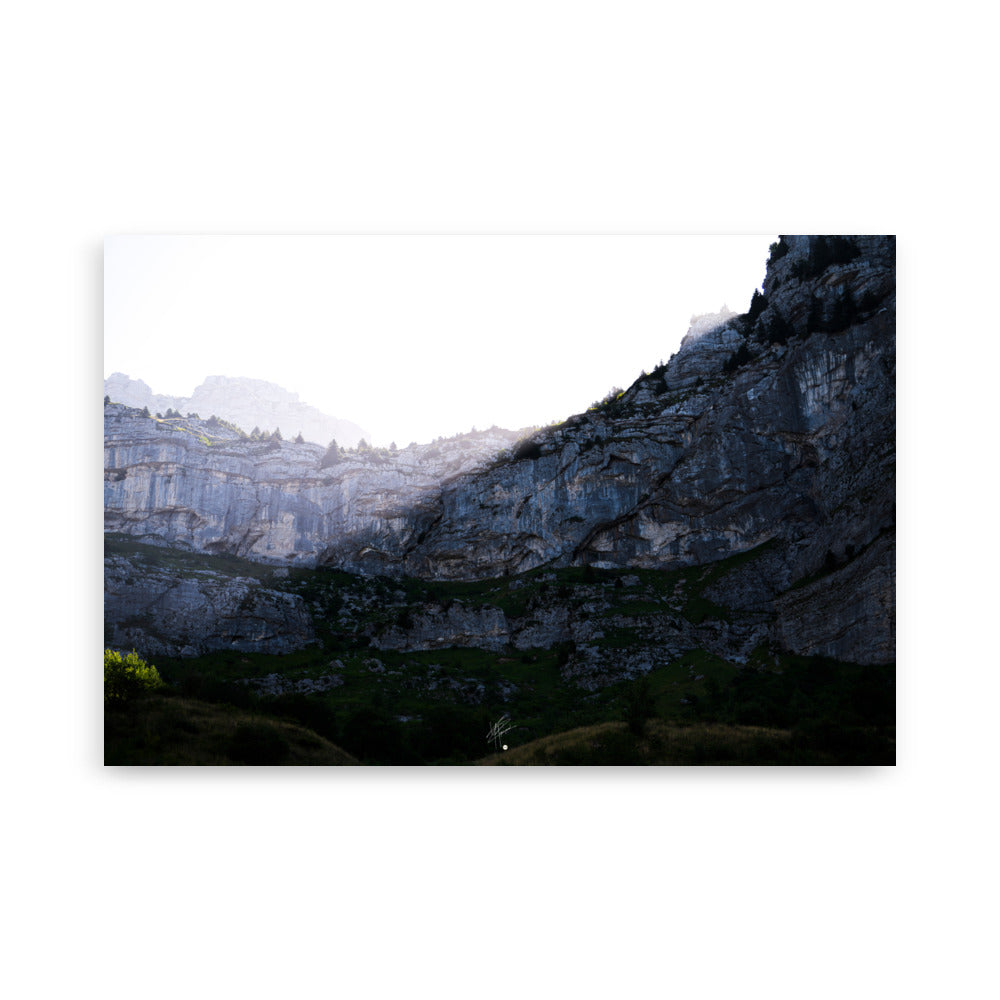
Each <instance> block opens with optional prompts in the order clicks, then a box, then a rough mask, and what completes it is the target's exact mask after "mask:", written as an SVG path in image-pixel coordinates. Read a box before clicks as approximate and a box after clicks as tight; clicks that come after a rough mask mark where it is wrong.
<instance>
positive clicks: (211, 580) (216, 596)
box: [104, 555, 316, 656]
mask: <svg viewBox="0 0 1000 1000" xmlns="http://www.w3.org/2000/svg"><path fill="white" fill-rule="evenodd" d="M104 629H105V634H104V640H105V644H106V645H107V646H109V647H112V648H117V649H126V650H128V649H133V648H135V649H141V650H142V651H143V652H144V653H145V654H147V655H159V656H197V655H200V654H202V653H207V652H210V651H212V650H221V649H235V650H240V651H241V652H255V653H288V652H291V651H293V650H295V649H300V648H302V647H303V646H306V645H308V644H309V643H311V642H313V641H314V640H315V638H316V636H315V631H314V629H313V623H312V617H311V615H310V614H309V612H308V610H307V609H306V607H305V604H304V603H303V601H302V599H301V598H300V597H297V596H296V595H294V594H287V593H282V592H280V591H277V590H274V589H272V588H269V587H267V586H263V585H262V584H261V583H260V582H259V581H258V580H255V579H251V578H241V577H232V576H228V575H225V574H221V573H217V572H213V571H212V570H207V569H206V570H201V571H198V572H194V573H185V574H178V573H177V572H176V570H174V569H171V568H168V567H156V566H150V565H148V564H146V563H145V562H144V561H142V560H138V559H130V558H128V557H126V556H121V555H112V556H109V557H106V558H105V561H104Z"/></svg>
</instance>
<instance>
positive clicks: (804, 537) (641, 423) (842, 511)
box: [105, 236, 895, 673]
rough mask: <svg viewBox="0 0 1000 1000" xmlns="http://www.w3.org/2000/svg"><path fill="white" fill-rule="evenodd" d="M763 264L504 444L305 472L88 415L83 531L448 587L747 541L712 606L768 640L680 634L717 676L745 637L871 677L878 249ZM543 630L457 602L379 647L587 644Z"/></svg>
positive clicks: (571, 631)
mask: <svg viewBox="0 0 1000 1000" xmlns="http://www.w3.org/2000/svg"><path fill="white" fill-rule="evenodd" d="M781 246H782V247H784V248H785V252H784V253H779V254H777V255H772V260H771V261H770V262H769V264H768V268H767V274H766V276H765V279H764V283H763V289H764V300H763V302H762V303H760V308H758V310H757V312H758V315H755V316H753V317H750V318H748V319H744V318H741V317H737V316H734V314H732V313H729V312H722V313H719V314H715V315H712V316H709V317H700V318H696V319H695V320H694V321H693V322H692V326H691V330H690V331H689V332H688V335H687V336H686V337H685V338H684V341H683V342H682V344H681V347H680V349H679V350H678V352H677V353H676V354H675V355H674V356H673V357H672V358H671V359H670V361H669V363H668V364H667V365H666V366H664V367H663V368H661V369H658V370H657V371H654V372H653V373H652V374H650V375H646V376H643V377H640V378H639V379H638V380H637V381H636V382H635V383H634V384H633V385H632V386H631V387H630V388H629V389H627V390H626V391H625V392H624V393H623V394H622V396H621V397H620V398H619V399H617V400H612V401H609V402H608V404H607V405H604V406H601V407H598V408H596V409H592V410H591V411H588V412H587V413H584V414H580V415H578V416H576V417H573V418H571V419H569V420H567V421H566V422H565V423H564V424H561V425H559V426H556V427H550V428H546V429H544V430H542V431H539V432H537V433H535V434H533V435H532V436H531V437H530V438H528V439H526V440H524V441H522V442H520V443H519V444H518V445H517V446H516V447H512V445H513V444H514V440H513V435H510V434H507V435H506V436H504V434H503V433H501V432H497V433H496V434H494V435H493V436H492V437H488V438H487V439H485V440H479V441H476V442H471V443H470V442H458V441H453V442H451V443H448V444H447V445H446V446H445V445H441V446H436V447H435V448H434V449H431V448H430V447H429V446H425V447H424V448H423V449H407V450H406V451H404V452H399V453H398V454H397V455H393V456H388V457H384V456H380V457H378V458H376V457H374V456H371V455H367V456H366V455H354V456H348V457H346V458H345V459H344V460H343V461H342V462H340V463H338V464H337V465H335V466H333V467H330V468H326V469H321V468H319V466H320V459H321V456H322V452H323V449H321V448H317V447H315V446H311V445H299V446H293V445H289V444H287V443H283V444H282V445H281V446H280V447H277V448H276V449H273V450H270V451H267V450H265V449H264V446H262V445H259V444H249V443H247V442H243V441H240V440H238V435H233V437H232V438H229V439H227V438H225V436H224V435H222V436H220V437H218V439H216V440H213V442H212V443H211V444H206V443H204V441H202V440H200V437H201V436H202V435H203V431H204V428H202V427H200V426H196V425H195V424H193V423H190V422H189V423H188V425H187V426H179V425H178V426H169V425H168V424H169V422H161V421H155V420H144V419H142V418H140V417H139V415H138V414H137V412H136V411H134V410H129V409H127V408H125V407H119V406H111V407H107V408H106V411H105V448H106V462H105V466H106V469H105V510H106V514H105V517H106V528H107V530H111V531H116V532H124V533H127V534H133V535H139V536H141V535H153V536H157V537H159V538H161V539H163V540H166V541H168V542H170V543H171V544H175V545H183V546H188V547H190V548H191V549H193V550H196V551H207V552H212V551H215V552H228V553H235V554H239V555H244V556H247V557H249V558H253V559H256V560H265V561H271V562H282V563H298V564H303V565H317V564H329V565H334V566H339V567H341V568H344V569H349V570H353V571H360V572H362V573H378V574H386V575H411V576H417V577H421V578H427V579H436V580H455V581H459V580H475V579H485V578H492V577H498V576H503V575H505V574H517V573H521V572H524V571H526V570H530V569H533V568H536V567H539V566H542V565H546V564H547V565H551V566H553V567H563V566H572V565H586V564H591V565H593V566H596V567H605V568H620V567H635V568H645V569H672V568H678V567H683V566H693V565H706V564H711V563H713V562H715V561H717V560H721V559H724V558H727V557H730V556H733V555H735V554H738V553H742V552H747V551H749V550H751V549H756V548H757V547H759V546H761V545H762V544H763V543H765V542H769V543H770V545H769V547H768V550H767V552H766V554H765V556H763V557H762V558H759V559H755V560H754V561H753V563H752V564H751V565H748V566H747V567H745V568H743V569H740V568H736V569H734V570H732V571H731V572H729V573H728V574H727V575H726V576H724V577H722V578H721V579H719V580H716V581H715V582H714V583H713V584H712V591H711V593H712V599H713V600H714V601H716V602H717V603H719V604H721V605H723V606H726V607H731V608H738V609H740V610H741V611H742V612H745V613H746V614H749V615H751V616H752V615H757V614H759V615H761V616H764V617H765V618H767V620H768V621H770V625H769V626H768V627H766V628H763V627H762V628H763V631H762V632H761V631H760V630H759V629H758V632H760V634H759V635H758V634H756V633H754V634H749V633H747V634H740V635H736V634H726V630H725V628H723V627H722V625H720V628H719V631H718V635H716V636H715V637H714V638H712V636H710V635H705V634H701V635H699V641H700V642H701V643H702V644H703V645H704V644H706V643H707V644H708V645H707V646H705V648H709V647H712V648H717V649H719V650H726V652H725V653H723V652H720V653H719V655H725V656H729V657H735V658H736V659H737V660H738V658H739V657H740V656H742V655H744V654H745V653H746V650H747V643H749V642H751V641H759V640H760V635H764V636H765V637H766V638H769V639H770V640H771V641H775V642H778V643H780V644H781V645H783V646H784V647H785V648H787V649H789V650H791V651H795V652H804V653H805V652H826V653H828V654H829V655H836V656H838V657H840V658H842V659H848V660H855V661H858V662H885V661H886V660H891V659H892V658H893V657H894V646H895V620H894V612H893V608H894V588H895V572H894V559H895V259H894V258H895V246H894V240H893V239H892V238H890V237H875V236H872V237H853V238H851V239H850V240H849V241H846V242H843V243H836V242H827V241H825V240H823V239H821V238H816V237H805V236H791V237H785V238H783V240H782V244H781ZM741 355H742V356H741ZM501 449H505V450H504V452H502V453H501V455H500V457H499V458H497V459H495V460H494V459H493V456H494V455H495V454H496V453H497V452H498V451H500V450H501ZM434 452H436V454H435V453H434ZM803 581H812V582H806V583H803ZM796 584H800V586H798V587H796V586H795V585H796ZM793 588H794V589H793ZM565 614H566V612H565V609H562V610H560V609H559V608H558V607H553V608H551V609H549V610H547V611H545V610H543V611H540V612H539V613H538V614H536V615H535V617H534V618H533V619H532V620H531V621H530V622H528V621H524V622H518V623H512V622H510V621H504V620H502V618H503V616H502V614H501V615H500V617H499V618H498V617H491V616H488V615H486V616H484V614H483V613H482V612H481V611H480V612H476V613H475V614H471V613H468V614H467V613H466V612H465V611H463V610H462V609H461V608H460V607H458V608H453V609H452V610H451V611H449V612H448V613H447V614H445V615H444V617H441V616H440V614H438V616H437V617H435V615H434V614H432V613H431V612H428V613H427V615H426V616H425V617H424V618H423V619H421V618H419V617H418V621H417V624H416V626H414V628H413V629H407V630H406V631H407V633H408V636H409V637H408V638H407V637H403V636H401V635H395V634H393V633H392V632H391V631H390V632H389V633H387V634H386V635H384V636H383V637H381V638H380V639H379V640H378V641H380V642H382V643H383V644H385V643H391V642H397V643H402V642H404V641H405V642H411V643H418V642H424V643H430V642H433V641H434V639H435V637H437V638H440V637H442V636H448V637H451V638H450V639H449V641H454V643H455V644H462V643H463V642H465V643H467V644H479V645H482V646H483V647H484V648H491V649H492V648H498V647H497V643H500V644H501V645H503V644H505V643H507V642H510V643H513V644H514V645H515V646H517V647H518V648H529V647H530V646H531V645H533V644H539V645H540V644H545V643H550V644H551V643H552V642H560V641H568V640H569V639H570V638H572V640H573V641H574V642H577V643H578V645H579V646H580V647H581V648H586V647H587V646H588V643H589V639H588V636H587V634H586V632H585V630H581V628H580V624H579V622H576V623H573V622H571V621H570V619H568V618H565V617H563V616H564V615H565ZM470 615H471V616H470ZM463 616H464V617H463ZM762 620H763V618H762ZM722 624H724V623H722ZM702 632H705V630H704V629H703V630H702ZM421 636H422V638H421ZM463 637H465V638H463ZM669 638H670V642H673V641H674V639H673V637H669ZM691 638H692V637H691V636H683V635H682V636H679V637H678V639H677V641H678V642H684V641H688V640H690V639H691ZM665 641H666V640H665ZM383 648H390V647H389V646H388V645H384V646H383ZM412 648H431V647H430V646H413V647H412ZM594 648H597V647H594ZM688 648H690V647H688ZM751 648H752V647H751ZM588 655H591V654H583V653H579V654H578V657H577V660H578V662H579V663H580V664H582V663H583V661H584V660H585V659H586V656H588ZM600 655H603V654H598V653H595V654H593V655H591V660H592V661H593V662H591V663H590V668H591V673H594V672H595V671H596V673H600V665H599V664H598V663H597V660H595V659H594V658H595V657H598V658H599V656H600ZM569 669H570V670H572V669H573V667H572V664H570V665H569ZM637 669H638V668H637Z"/></svg>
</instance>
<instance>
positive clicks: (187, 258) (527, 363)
mask: <svg viewBox="0 0 1000 1000" xmlns="http://www.w3.org/2000/svg"><path fill="white" fill-rule="evenodd" d="M775 239H777V237H776V236H694V237H692V236H233V237H228V236H200V237H184V236H115V237H109V238H107V239H106V240H105V251H104V253H105V269H104V287H105V309H104V317H105V320H104V373H105V376H107V375H110V374H111V373H112V372H116V371H120V372H124V373H125V374H126V375H129V376H130V377H132V378H134V379H139V378H141V379H142V380H143V381H145V382H146V383H148V385H149V386H150V387H151V388H152V390H153V391H154V392H157V393H164V394H167V395H177V396H190V395H191V393H192V392H193V390H194V388H195V386H196V385H199V384H200V383H201V382H202V381H203V380H204V379H205V377H206V376H208V375H229V376H246V377H249V378H259V379H265V380H267V381H269V382H275V383H277V384H278V385H280V386H282V387H283V388H285V389H288V390H290V391H292V392H297V393H298V394H299V399H300V400H301V401H302V402H304V403H308V404H311V405H313V406H316V407H318V408H319V409H320V410H322V411H323V412H325V413H329V414H331V415H333V416H336V417H340V418H343V419H347V420H352V421H354V422H355V423H357V424H360V425H361V426H362V427H364V428H365V429H366V430H368V431H369V432H370V433H371V435H372V443H374V444H380V445H387V444H388V443H389V442H390V441H396V442H397V444H398V445H399V446H400V447H403V446H405V445H406V444H408V443H409V442H410V441H418V442H426V441H430V440H432V439H434V438H435V437H438V436H448V435H451V434H455V433H459V432H462V431H468V430H471V429H472V428H473V427H476V428H479V429H483V428H485V427H489V426H491V425H493V424H498V425H500V426H501V427H508V428H511V429H518V428H521V427H525V426H529V425H532V424H544V423H548V422H550V421H552V420H561V419H563V418H565V417H567V416H569V415H570V414H572V413H578V412H580V411H581V410H584V409H586V407H587V406H589V405H590V403H592V402H593V401H594V400H596V399H600V398H602V397H603V396H604V395H605V393H606V392H607V391H608V390H609V389H610V388H611V387H612V386H621V387H623V388H624V387H626V386H627V385H629V384H630V383H631V382H632V381H633V380H634V379H635V378H636V377H637V376H638V375H639V373H640V371H641V370H642V369H645V370H646V371H649V370H650V369H652V367H653V366H654V365H656V364H657V363H658V362H659V361H660V360H664V361H666V360H667V359H668V358H669V357H670V355H671V354H672V353H673V352H674V351H676V350H677V347H678V345H679V344H680V341H681V338H682V337H683V336H684V334H685V333H686V332H687V328H688V322H689V320H690V318H691V316H692V314H695V313H705V312H714V311H716V310H717V309H719V308H720V307H721V306H722V305H724V304H725V305H728V306H729V308H731V309H734V310H736V311H737V312H743V311H745V310H746V308H747V307H748V306H749V304H750V297H751V295H752V294H753V290H754V289H755V288H757V287H758V286H759V285H760V283H761V281H762V280H763V277H764V265H765V261H766V260H767V253H768V245H769V244H770V243H771V242H773V241H774V240H775Z"/></svg>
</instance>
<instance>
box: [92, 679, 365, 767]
mask: <svg viewBox="0 0 1000 1000" xmlns="http://www.w3.org/2000/svg"><path fill="white" fill-rule="evenodd" d="M104 763H105V764H323V765H331V764H334V765H340V764H357V763H358V761H357V760H356V759H355V758H354V757H352V756H351V755H350V754H348V753H345V752H344V751H343V750H341V749H340V748H339V747H337V746H334V744H332V743H331V742H330V741H329V740H326V739H324V738H323V737H322V736H319V735H318V734H316V733H314V732H312V731H310V730H309V729H306V728H305V727H303V726H298V725H295V724H293V723H289V722H285V721H282V720H278V719H274V718H269V717H266V716H262V715H260V714H258V713H252V712H248V711H245V710H243V709H239V708H236V707H234V706H232V705H222V704H209V703H207V702H202V701H196V700H194V699H190V698H181V697H177V696H174V695H159V694H154V695H147V696H145V697H142V698H137V699H136V700H135V701H133V702H131V703H129V704H128V705H125V706H123V707H121V708H110V709H106V711H105V714H104Z"/></svg>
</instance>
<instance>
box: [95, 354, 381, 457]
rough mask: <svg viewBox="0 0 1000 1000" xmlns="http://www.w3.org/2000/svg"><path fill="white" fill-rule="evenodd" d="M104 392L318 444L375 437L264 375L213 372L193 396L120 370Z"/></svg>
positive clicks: (129, 401) (115, 399)
mask: <svg viewBox="0 0 1000 1000" xmlns="http://www.w3.org/2000/svg"><path fill="white" fill-rule="evenodd" d="M104 394H105V395H106V396H108V397H109V398H110V399H111V401H112V402H114V403H125V404H126V405H128V406H137V407H143V406H145V407H148V408H149V409H150V410H151V411H160V412H165V411H166V410H168V409H170V410H177V411H178V412H180V413H185V414H186V413H192V412H193V413H197V414H199V415H200V416H202V417H206V418H207V417H209V416H212V415H214V416H217V417H220V418H221V419H222V420H227V421H229V422H230V423H233V424H236V426H237V427H241V428H242V429H243V430H245V431H247V432H249V431H251V430H252V429H253V428H254V427H257V428H259V429H260V430H262V431H273V430H277V429H278V428H280V429H281V431H282V433H283V434H285V435H286V436H289V437H291V436H294V435H296V434H299V433H301V434H302V436H303V438H304V439H305V440H307V441H313V442H315V443H316V444H323V445H326V444H329V443H330V441H331V439H334V438H336V440H337V441H338V442H339V443H340V444H341V445H343V446H344V447H347V448H353V447H355V446H356V445H357V444H358V442H359V441H360V440H361V439H362V438H364V439H365V440H368V441H370V440H371V434H370V432H369V431H367V430H365V428H363V427H360V426H359V425H358V424H355V423H353V422H351V421H350V420H344V419H342V418H340V417H334V416H331V415H330V414H328V413H323V412H321V411H320V410H319V409H317V408H316V407H315V406H309V405H308V404H306V403H302V402H300V401H299V394H298V393H297V392H290V391H289V390H288V389H285V388H283V387H282V386H280V385H277V384H276V383H274V382H266V381H264V380H263V379H255V378H246V377H244V376H230V375H209V376H208V377H207V378H206V379H205V380H204V381H203V382H202V383H201V385H199V386H198V387H197V388H196V389H195V390H194V392H193V393H192V394H191V395H190V396H167V395H161V394H156V393H154V392H153V390H152V389H151V388H150V387H149V386H148V385H147V384H146V383H145V382H144V381H143V380H142V379H132V378H130V377H129V376H128V375H126V374H124V373H123V372H115V373H114V374H112V375H110V376H108V378H106V379H105V380H104Z"/></svg>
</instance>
